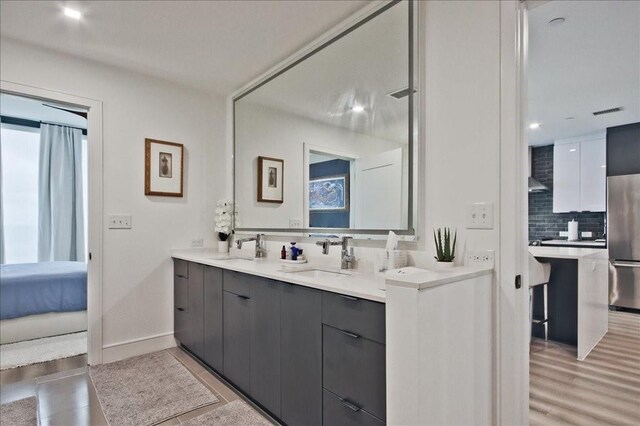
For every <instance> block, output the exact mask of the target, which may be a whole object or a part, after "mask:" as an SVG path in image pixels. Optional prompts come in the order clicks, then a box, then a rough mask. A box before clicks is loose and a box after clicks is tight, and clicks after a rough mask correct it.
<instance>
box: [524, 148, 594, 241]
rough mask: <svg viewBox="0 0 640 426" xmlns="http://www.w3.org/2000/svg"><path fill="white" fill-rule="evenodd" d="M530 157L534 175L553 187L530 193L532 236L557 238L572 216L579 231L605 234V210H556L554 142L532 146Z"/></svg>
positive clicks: (530, 237) (530, 235)
mask: <svg viewBox="0 0 640 426" xmlns="http://www.w3.org/2000/svg"><path fill="white" fill-rule="evenodd" d="M531 161H532V166H533V170H532V176H533V177H534V178H536V179H537V180H538V181H540V183H542V184H544V185H546V186H547V187H548V188H550V190H549V191H544V192H535V193H530V194H529V240H540V239H543V238H558V236H559V232H560V231H566V230H567V222H569V221H570V220H571V219H575V220H577V221H578V233H581V232H589V231H591V232H593V236H594V237H598V238H600V237H602V236H603V235H604V222H605V216H606V213H590V212H585V213H553V145H547V146H540V147H536V148H533V149H532V150H531Z"/></svg>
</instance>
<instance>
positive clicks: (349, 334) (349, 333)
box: [338, 329, 360, 339]
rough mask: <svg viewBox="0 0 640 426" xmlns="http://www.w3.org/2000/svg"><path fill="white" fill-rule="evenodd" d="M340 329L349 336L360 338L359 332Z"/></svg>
mask: <svg viewBox="0 0 640 426" xmlns="http://www.w3.org/2000/svg"><path fill="white" fill-rule="evenodd" d="M338 331H339V332H340V333H342V334H346V335H347V336H349V337H353V338H354V339H359V338H360V335H359V334H356V333H352V332H350V331H346V330H340V329H338Z"/></svg>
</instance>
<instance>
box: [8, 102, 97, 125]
mask: <svg viewBox="0 0 640 426" xmlns="http://www.w3.org/2000/svg"><path fill="white" fill-rule="evenodd" d="M45 105H52V106H57V107H60V108H66V109H70V110H78V111H82V110H81V109H77V108H72V107H68V106H66V105H57V104H55V103H53V102H43V101H39V100H36V99H30V98H25V97H22V96H15V95H9V94H6V93H0V115H3V116H8V117H14V118H23V119H25V120H33V121H44V122H47V123H54V124H65V125H67V126H72V127H79V128H81V129H86V128H87V119H86V118H84V117H80V116H79V115H76V114H73V113H70V112H66V111H61V110H59V109H55V108H51V107H48V106H45Z"/></svg>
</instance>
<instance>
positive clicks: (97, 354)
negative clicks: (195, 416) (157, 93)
mask: <svg viewBox="0 0 640 426" xmlns="http://www.w3.org/2000/svg"><path fill="white" fill-rule="evenodd" d="M0 94H1V95H2V96H11V97H17V98H22V99H25V100H29V101H32V102H37V103H39V104H47V105H50V106H51V107H52V108H49V107H47V108H48V109H52V110H53V109H58V110H59V111H62V110H67V111H75V112H77V113H85V114H86V135H84V137H85V138H86V141H87V142H86V156H85V164H86V181H85V182H84V184H85V186H86V191H85V193H84V195H85V197H84V198H85V199H86V201H85V206H84V208H83V209H82V210H83V213H84V217H85V219H86V226H85V230H86V231H85V232H86V238H85V239H84V244H83V247H82V248H79V247H78V249H77V251H78V252H81V251H83V250H82V249H84V258H83V260H84V261H85V262H86V283H87V285H86V314H85V318H84V322H85V324H86V334H87V335H86V346H87V363H88V364H90V365H94V364H100V363H101V362H102V300H101V295H102V103H101V102H100V101H97V100H93V99H87V98H82V97H78V96H73V95H68V94H64V93H59V92H55V91H51V90H46V89H40V88H35V87H31V86H24V85H21V84H17V83H13V82H8V81H1V82H0ZM72 115H73V114H72ZM23 124H24V123H23ZM56 124H61V123H56ZM58 127H60V126H58ZM67 127H69V126H67ZM56 174H59V173H58V172H56ZM78 175H82V173H81V172H80V170H78ZM77 210H79V209H77ZM78 232H79V231H78ZM72 233H74V234H77V232H76V231H72ZM76 236H77V235H76ZM78 246H79V244H78ZM54 251H55V250H54ZM71 251H72V252H74V253H75V252H76V249H71ZM81 257H82V256H80V258H81ZM77 312H78V311H72V312H62V313H59V314H61V315H62V314H65V315H72V314H74V313H77ZM69 321H70V322H71V323H73V322H74V321H75V322H76V324H77V322H78V318H73V319H67V325H69V323H68V322H69ZM32 326H33V324H26V325H25V329H26V330H28V329H30V328H32ZM72 328H73V327H72Z"/></svg>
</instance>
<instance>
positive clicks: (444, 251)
mask: <svg viewBox="0 0 640 426" xmlns="http://www.w3.org/2000/svg"><path fill="white" fill-rule="evenodd" d="M457 237H458V232H457V231H454V234H453V242H452V241H451V228H438V229H437V230H434V231H433V239H434V241H435V243H436V256H434V257H435V258H436V260H437V261H438V262H453V259H455V258H456V239H457Z"/></svg>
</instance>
